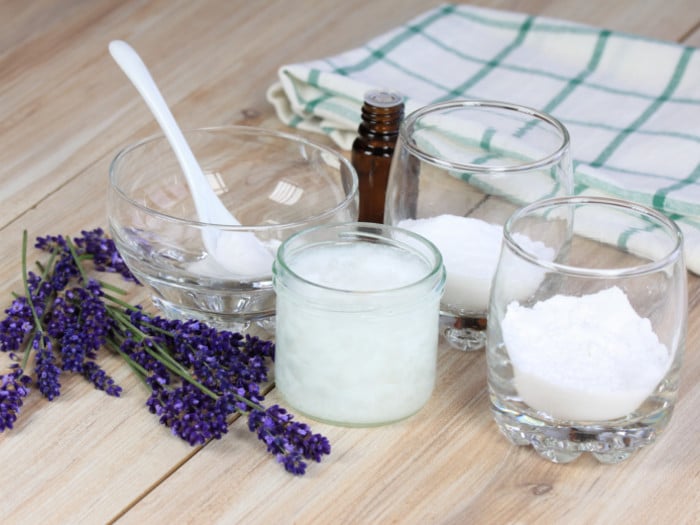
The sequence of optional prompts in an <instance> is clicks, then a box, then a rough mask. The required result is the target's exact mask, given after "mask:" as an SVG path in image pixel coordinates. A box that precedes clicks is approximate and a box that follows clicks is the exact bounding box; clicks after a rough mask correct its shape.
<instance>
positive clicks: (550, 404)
mask: <svg viewBox="0 0 700 525" xmlns="http://www.w3.org/2000/svg"><path fill="white" fill-rule="evenodd" d="M686 280H687V276H686V270H685V265H684V261H683V255H682V236H681V233H680V231H679V229H678V227H677V226H676V225H675V223H673V222H672V221H671V220H669V219H668V218H666V217H665V216H663V215H661V214H660V213H658V212H656V211H654V210H651V209H648V208H645V207H643V206H639V205H636V204H633V203H629V202H626V201H621V200H615V199H604V198H587V197H569V198H560V199H550V200H545V201H542V202H538V203H534V204H532V205H529V206H527V207H525V208H523V209H521V210H519V211H517V212H516V213H515V214H514V215H513V216H512V217H511V218H510V219H509V220H508V221H507V222H506V225H505V229H504V244H503V250H502V252H501V256H500V260H499V263H498V268H497V271H496V276H495V279H494V283H493V290H492V295H491V301H490V309H489V326H488V338H487V348H486V354H487V364H488V384H489V392H490V397H491V406H492V411H493V414H494V416H495V419H496V422H497V424H498V426H499V427H500V429H501V431H502V432H503V433H504V434H505V435H506V437H507V438H508V439H509V440H510V441H511V442H513V443H515V444H516V445H532V446H533V447H534V448H535V450H536V451H537V452H538V453H539V454H541V455H542V456H544V457H545V458H547V459H549V460H551V461H554V462H557V463H565V462H568V461H572V460H573V459H575V458H576V457H578V456H579V455H580V454H581V453H582V452H591V453H592V454H593V455H594V456H595V457H596V458H597V459H598V460H599V461H601V462H603V463H615V462H618V461H622V460H624V459H626V458H627V457H629V456H630V454H632V453H633V452H634V451H635V450H637V449H638V448H640V447H643V446H645V445H648V444H650V443H652V442H653V441H654V440H655V439H656V437H657V436H658V435H659V433H660V432H661V431H662V430H663V429H664V428H665V427H666V425H667V424H668V422H669V420H670V418H671V413H672V411H673V407H674V405H675V402H676V397H677V394H678V383H679V373H680V369H681V360H682V355H683V351H684V344H685V333H686V317H687V285H686Z"/></svg>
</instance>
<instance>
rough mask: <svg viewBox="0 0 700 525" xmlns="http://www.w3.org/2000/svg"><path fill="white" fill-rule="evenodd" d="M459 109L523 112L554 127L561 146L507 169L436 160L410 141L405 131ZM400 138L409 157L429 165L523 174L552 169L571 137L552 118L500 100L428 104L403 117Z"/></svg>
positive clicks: (461, 169)
mask: <svg viewBox="0 0 700 525" xmlns="http://www.w3.org/2000/svg"><path fill="white" fill-rule="evenodd" d="M459 108H474V109H479V108H487V109H497V110H504V111H512V112H515V113H522V114H524V115H528V116H531V117H534V118H536V119H539V120H541V121H543V122H547V123H548V124H550V125H551V126H552V127H553V128H555V129H556V130H557V131H558V132H559V134H560V136H561V144H560V145H559V147H558V148H557V149H556V150H554V151H553V152H552V153H550V154H549V155H547V156H545V157H543V158H541V159H538V160H536V161H533V162H527V163H523V164H514V165H509V166H487V165H484V164H471V163H461V162H453V161H449V160H445V159H442V158H440V157H436V156H435V155H433V154H431V153H428V152H426V151H423V150H422V149H421V148H419V147H417V146H416V145H415V144H414V143H413V142H412V141H411V140H410V137H409V134H408V130H409V129H410V128H412V127H413V126H414V125H415V123H416V122H417V121H418V120H419V119H421V118H423V117H424V116H426V115H429V114H431V113H441V112H444V111H447V110H453V109H459ZM399 138H400V139H401V144H402V145H403V147H405V148H406V149H407V150H408V151H409V152H410V153H411V154H413V155H415V156H416V157H418V158H420V159H422V160H424V161H426V162H429V163H431V164H433V165H436V166H442V167H443V168H446V169H452V170H459V171H466V172H473V173H495V172H499V173H500V172H504V173H518V172H526V171H531V170H537V169H542V168H546V167H547V166H552V165H554V164H556V163H558V162H559V161H560V160H561V159H562V158H563V157H564V155H566V153H567V152H568V151H569V147H570V143H571V138H570V136H569V130H568V129H567V128H566V126H564V124H562V123H561V122H560V121H559V120H558V119H556V118H554V117H552V116H551V115H549V114H547V113H544V112H542V111H538V110H536V109H534V108H531V107H528V106H522V105H520V104H514V103H512V102H503V101H500V100H467V99H464V100H450V101H447V102H438V103H435V104H428V105H426V106H423V107H421V108H419V109H417V110H415V111H413V112H412V113H410V114H409V115H407V116H406V118H405V119H404V121H403V122H402V123H401V126H400V129H399Z"/></svg>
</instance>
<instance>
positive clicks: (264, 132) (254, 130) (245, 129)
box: [109, 125, 359, 232]
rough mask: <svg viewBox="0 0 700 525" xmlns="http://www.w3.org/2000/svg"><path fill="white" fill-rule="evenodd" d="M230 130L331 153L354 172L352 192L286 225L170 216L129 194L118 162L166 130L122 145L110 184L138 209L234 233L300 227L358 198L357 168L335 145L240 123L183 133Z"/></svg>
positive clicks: (161, 137) (333, 212) (112, 165)
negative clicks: (234, 223)
mask: <svg viewBox="0 0 700 525" xmlns="http://www.w3.org/2000/svg"><path fill="white" fill-rule="evenodd" d="M226 131H233V132H236V133H240V134H242V135H255V136H266V137H273V138H275V139H281V140H284V141H289V142H295V143H297V144H299V145H305V146H309V147H311V148H313V149H316V150H319V151H321V152H322V153H326V154H328V155H331V156H332V157H334V158H336V159H337V160H338V162H339V163H340V164H341V166H345V168H346V169H347V170H348V173H350V176H351V177H352V187H351V188H350V191H348V192H347V195H346V196H345V198H344V199H343V200H342V201H341V202H339V203H338V204H336V205H335V206H333V207H332V208H329V209H327V210H325V211H323V212H322V213H319V214H317V215H313V216H310V217H307V218H305V219H303V220H299V221H295V222H290V223H284V224H272V225H270V224H266V225H241V226H232V225H228V224H215V223H209V222H201V221H195V220H191V219H184V218H182V217H178V216H176V215H170V214H167V213H163V212H160V211H157V210H154V209H152V208H149V207H148V206H144V205H143V204H140V203H139V202H136V201H135V200H134V199H132V198H131V197H129V195H128V194H127V193H126V192H125V191H124V190H123V189H122V188H121V187H120V186H119V184H118V181H117V173H116V169H117V167H118V164H119V163H120V162H121V160H122V159H123V158H124V157H125V156H127V155H128V154H129V153H131V152H132V151H134V150H136V149H138V148H140V147H143V146H145V145H146V144H149V143H152V142H155V141H161V140H167V139H166V138H165V135H164V134H163V133H157V134H155V135H151V136H149V137H146V138H144V139H142V140H139V141H137V142H134V143H132V144H129V145H127V146H126V147H124V148H122V149H121V150H120V151H119V152H118V153H117V155H116V156H115V157H114V159H112V161H111V163H110V165H109V185H110V188H112V189H113V190H114V191H116V192H117V193H118V194H119V195H120V197H121V198H122V199H124V200H125V201H126V202H128V203H129V204H130V205H131V206H134V207H136V208H139V209H141V210H143V211H145V212H146V213H149V214H150V215H153V216H156V217H161V218H164V219H167V220H169V221H172V222H176V223H180V224H185V225H190V226H198V227H204V226H206V227H216V228H218V229H221V230H225V231H231V232H236V231H246V232H248V231H251V232H264V231H269V230H283V229H288V228H299V227H301V226H303V225H304V224H307V223H312V222H314V221H318V220H322V219H323V218H324V217H328V216H331V215H333V214H335V213H336V212H337V211H338V210H341V209H344V208H345V207H347V206H348V204H349V203H350V202H351V201H352V200H354V199H355V198H356V197H357V194H358V191H359V189H358V188H359V182H358V179H357V171H356V170H355V168H354V166H353V165H352V163H351V162H350V161H349V160H348V159H346V158H345V157H344V156H343V155H342V154H341V153H340V152H338V151H335V150H333V149H332V148H329V147H327V146H324V145H321V144H317V143H315V142H312V141H310V140H308V139H306V138H304V137H301V136H298V135H293V134H291V133H284V132H282V131H277V130H272V129H265V128H259V127H254V126H237V125H230V126H210V127H202V128H190V129H184V130H183V131H182V132H183V135H185V137H187V135H188V134H189V133H196V132H207V133H211V132H214V133H216V132H226Z"/></svg>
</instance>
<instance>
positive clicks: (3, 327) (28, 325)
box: [0, 297, 34, 352]
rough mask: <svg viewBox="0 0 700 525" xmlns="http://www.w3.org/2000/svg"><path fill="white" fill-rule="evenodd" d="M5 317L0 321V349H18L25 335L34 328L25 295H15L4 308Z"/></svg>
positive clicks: (8, 350) (4, 350) (7, 350)
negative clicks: (7, 306) (10, 302)
mask: <svg viewBox="0 0 700 525" xmlns="http://www.w3.org/2000/svg"><path fill="white" fill-rule="evenodd" d="M5 313H6V314H7V317H5V318H4V319H3V320H2V321H0V350H2V351H3V352H12V351H15V350H19V348H20V346H21V345H22V343H23V342H24V340H25V338H26V337H27V335H28V334H29V333H30V332H31V331H32V329H33V328H34V323H33V319H32V310H31V308H30V307H29V303H28V302H27V298H26V297H17V298H16V299H15V300H14V301H12V304H11V305H10V307H9V308H7V309H6V310H5Z"/></svg>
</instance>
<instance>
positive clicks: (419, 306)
mask: <svg viewBox="0 0 700 525" xmlns="http://www.w3.org/2000/svg"><path fill="white" fill-rule="evenodd" d="M444 285H445V270H444V267H443V264H442V257H441V256H440V253H439V252H438V250H437V249H436V248H435V246H433V245H432V244H431V243H430V242H429V241H427V240H426V239H424V238H422V237H420V236H418V235H416V234H413V233H411V232H408V231H405V230H402V229H399V228H394V227H391V226H386V225H381V224H373V223H348V224H342V225H334V226H320V227H317V228H311V229H308V230H305V231H303V232H300V233H298V234H295V235H294V236H292V237H290V238H289V239H288V240H287V241H285V242H284V243H283V244H282V245H281V246H280V248H279V250H278V252H277V258H276V260H275V263H274V265H273V286H274V289H275V292H276V294H277V332H276V355H275V381H276V386H277V388H278V389H279V391H280V393H281V394H282V396H283V397H284V398H285V399H286V401H287V402H288V403H289V405H291V406H292V407H293V408H294V409H295V410H296V411H298V412H301V413H304V414H306V415H308V416H310V417H312V418H315V419H318V420H321V421H324V422H328V423H332V424H339V425H348V426H371V425H381V424H386V423H390V422H393V421H398V420H401V419H404V418H406V417H408V416H410V415H412V414H414V413H415V412H417V411H418V410H419V409H420V408H421V407H422V406H423V405H424V404H425V403H426V402H427V401H428V399H429V398H430V395H431V393H432V391H433V387H434V384H435V367H436V356H437V345H438V325H439V313H440V297H441V295H442V292H443V289H444Z"/></svg>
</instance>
